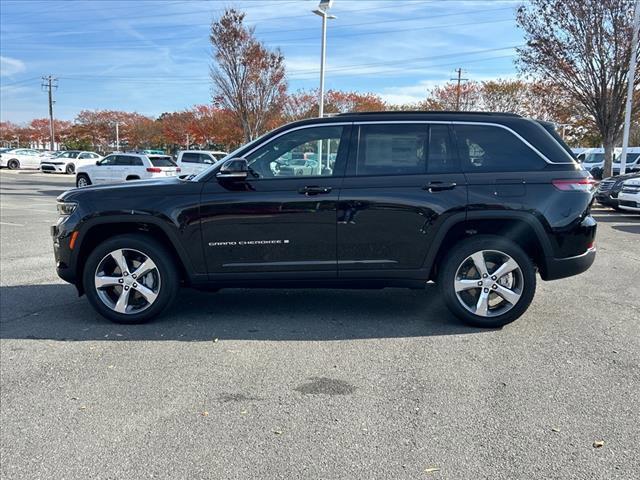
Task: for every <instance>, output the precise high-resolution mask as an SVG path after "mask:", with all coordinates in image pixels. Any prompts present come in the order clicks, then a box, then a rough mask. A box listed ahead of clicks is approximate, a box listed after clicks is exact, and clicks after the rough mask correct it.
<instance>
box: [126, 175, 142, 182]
mask: <svg viewBox="0 0 640 480" xmlns="http://www.w3.org/2000/svg"><path fill="white" fill-rule="evenodd" d="M131 180H140V177H138V176H137V175H132V176H130V177H127V178H126V180H125V181H126V182H130V181H131Z"/></svg>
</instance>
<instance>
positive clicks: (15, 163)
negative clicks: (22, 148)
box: [7, 158, 20, 170]
mask: <svg viewBox="0 0 640 480" xmlns="http://www.w3.org/2000/svg"><path fill="white" fill-rule="evenodd" d="M7 168H8V169H9V170H17V169H19V168H20V162H19V161H18V160H16V159H15V158H12V159H11V160H9V161H8V162H7Z"/></svg>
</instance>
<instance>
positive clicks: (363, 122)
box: [195, 120, 576, 180]
mask: <svg viewBox="0 0 640 480" xmlns="http://www.w3.org/2000/svg"><path fill="white" fill-rule="evenodd" d="M406 123H408V124H411V123H413V124H439V125H485V126H490V127H498V128H502V129H504V130H507V131H508V132H510V133H511V134H512V135H514V136H515V137H516V138H518V139H519V140H520V141H521V142H522V143H524V144H525V145H526V146H527V147H529V148H530V149H531V150H533V151H534V152H535V153H536V154H537V155H538V156H539V157H540V158H542V159H543V160H544V161H545V162H546V163H548V164H550V165H574V164H575V163H576V162H575V161H574V159H573V158H571V157H569V154H568V153H567V152H565V155H566V156H567V157H568V158H570V160H569V161H568V162H552V161H551V160H549V159H548V158H547V156H546V155H544V154H543V153H542V152H541V151H540V150H538V149H537V148H536V147H534V146H533V145H531V143H529V142H528V141H527V140H526V139H525V138H524V137H522V135H520V134H519V133H518V132H516V131H515V130H513V129H512V128H510V127H507V126H506V125H502V124H500V123H494V122H469V121H460V120H358V121H352V122H326V123H311V124H308V125H299V126H297V127H294V128H289V129H287V130H284V131H282V132H280V133H279V134H277V135H275V136H273V137H271V138H269V139H268V140H265V141H264V142H262V143H260V144H258V145H256V146H255V147H254V148H252V149H251V150H249V151H248V152H246V153H245V154H244V156H248V155H251V154H252V153H253V152H255V151H256V150H258V149H259V148H262V147H263V146H265V145H267V144H268V143H269V142H271V141H272V140H275V139H276V138H279V137H281V136H282V135H285V134H287V133H289V132H295V131H296V130H302V129H303V128H318V127H328V126H345V125H351V126H354V125H371V124H373V125H375V124H378V125H392V124H406ZM545 133H546V134H547V135H548V136H549V137H550V138H551V139H553V141H554V142H556V143H558V142H557V141H556V139H555V138H553V137H552V136H551V135H550V134H549V133H548V132H546V131H545ZM558 147H560V149H561V150H562V151H563V152H564V148H562V146H560V145H558ZM242 148H243V147H239V148H238V149H236V150H234V151H233V152H230V153H229V154H227V155H226V156H225V157H223V158H221V159H220V160H218V161H217V162H216V163H214V164H213V165H211V166H210V167H209V168H207V169H206V170H204V171H202V172H200V173H199V174H198V175H197V176H196V178H195V180H200V179H202V178H208V174H209V172H210V171H213V170H214V169H215V168H217V167H218V166H219V165H222V164H223V163H224V162H226V161H227V160H230V159H231V158H233V157H231V154H233V153H235V152H236V151H237V150H241V149H242ZM318 178H326V177H318Z"/></svg>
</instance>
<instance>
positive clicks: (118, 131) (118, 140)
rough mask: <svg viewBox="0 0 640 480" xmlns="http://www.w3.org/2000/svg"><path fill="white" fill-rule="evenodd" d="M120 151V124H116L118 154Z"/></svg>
mask: <svg viewBox="0 0 640 480" xmlns="http://www.w3.org/2000/svg"><path fill="white" fill-rule="evenodd" d="M119 151H120V122H116V152H119Z"/></svg>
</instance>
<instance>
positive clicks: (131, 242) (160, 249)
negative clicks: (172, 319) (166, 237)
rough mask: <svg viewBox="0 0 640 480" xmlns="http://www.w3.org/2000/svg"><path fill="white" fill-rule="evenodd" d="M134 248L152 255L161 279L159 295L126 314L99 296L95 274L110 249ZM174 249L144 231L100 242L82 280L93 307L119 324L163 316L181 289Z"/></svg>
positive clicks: (88, 261) (140, 321) (92, 253)
mask: <svg viewBox="0 0 640 480" xmlns="http://www.w3.org/2000/svg"><path fill="white" fill-rule="evenodd" d="M118 249H133V250H136V251H139V252H141V253H143V254H144V255H146V256H147V257H149V258H150V259H151V260H153V262H154V263H155V264H156V267H157V269H158V272H159V275H160V278H161V282H160V287H159V291H158V293H157V298H156V299H155V301H154V302H153V303H152V304H151V305H150V306H149V307H148V308H147V309H146V310H143V311H141V312H140V313H129V314H123V313H118V312H116V311H115V310H112V309H111V308H109V307H108V306H107V305H106V304H105V303H104V302H103V301H102V300H101V299H100V297H99V296H98V292H97V289H96V287H95V279H94V276H95V274H96V269H97V268H98V266H99V264H100V262H101V261H102V260H103V259H104V258H105V256H107V255H108V254H109V253H110V252H113V251H114V250H118ZM173 258H174V257H173V255H172V254H171V252H169V251H167V249H166V248H165V247H164V246H163V245H162V244H160V243H158V242H157V241H156V240H154V239H153V238H152V237H150V236H148V235H143V234H126V235H119V236H117V237H113V238H110V239H108V240H106V241H104V242H102V243H101V244H100V245H98V246H97V247H96V248H95V249H94V250H93V251H92V252H91V253H90V254H89V256H88V257H87V261H86V262H85V265H84V270H83V274H82V282H83V286H84V289H85V292H86V294H87V298H88V299H89V303H91V306H92V307H93V308H94V309H95V310H96V311H97V312H98V313H99V314H100V315H102V316H103V317H105V318H107V319H109V320H111V321H112V322H115V323H123V324H136V323H145V322H148V321H150V320H152V319H153V318H155V317H157V316H159V315H161V314H162V313H163V312H164V311H165V310H166V309H167V308H169V307H170V306H171V304H172V303H173V302H174V300H175V298H176V296H177V294H178V290H179V288H180V276H179V272H178V268H177V267H176V264H175V262H174V260H173Z"/></svg>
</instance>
